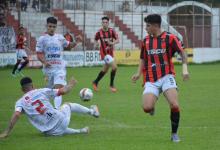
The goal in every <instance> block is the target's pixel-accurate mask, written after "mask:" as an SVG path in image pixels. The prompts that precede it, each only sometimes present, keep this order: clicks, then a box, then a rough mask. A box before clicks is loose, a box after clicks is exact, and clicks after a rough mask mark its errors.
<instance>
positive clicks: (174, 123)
mask: <svg viewBox="0 0 220 150" xmlns="http://www.w3.org/2000/svg"><path fill="white" fill-rule="evenodd" d="M176 110H177V111H174V110H171V112H170V120H171V127H172V133H177V130H178V127H179V120H180V112H179V109H176Z"/></svg>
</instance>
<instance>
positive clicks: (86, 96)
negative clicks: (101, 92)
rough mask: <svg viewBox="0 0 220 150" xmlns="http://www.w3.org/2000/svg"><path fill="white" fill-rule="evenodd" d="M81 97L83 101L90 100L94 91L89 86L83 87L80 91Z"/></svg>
mask: <svg viewBox="0 0 220 150" xmlns="http://www.w3.org/2000/svg"><path fill="white" fill-rule="evenodd" d="M79 97H80V99H81V100H82V101H90V100H91V99H92V97H93V92H92V90H91V89H89V88H83V89H81V90H80V92H79Z"/></svg>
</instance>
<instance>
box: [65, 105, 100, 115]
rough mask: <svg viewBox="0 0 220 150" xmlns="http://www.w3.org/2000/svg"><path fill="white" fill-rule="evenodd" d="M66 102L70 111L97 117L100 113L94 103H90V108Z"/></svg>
mask: <svg viewBox="0 0 220 150" xmlns="http://www.w3.org/2000/svg"><path fill="white" fill-rule="evenodd" d="M67 104H68V105H69V107H70V110H71V112H75V113H81V114H89V115H92V116H94V117H99V115H100V113H99V110H98V107H97V106H96V105H91V106H90V108H87V107H85V106H83V105H80V104H77V103H67ZM62 107H63V106H62Z"/></svg>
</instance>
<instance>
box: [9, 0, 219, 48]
mask: <svg viewBox="0 0 220 150" xmlns="http://www.w3.org/2000/svg"><path fill="white" fill-rule="evenodd" d="M33 2H34V1H33V0H31V1H30V4H29V5H28V7H27V9H26V11H21V9H16V8H15V7H13V6H12V7H11V8H12V9H11V11H10V14H12V15H13V16H15V19H18V20H19V21H20V23H21V24H23V25H24V26H25V28H26V29H27V30H28V32H29V34H28V35H29V46H33V45H32V44H31V37H33V38H35V39H37V38H38V37H39V36H40V35H41V34H42V33H44V32H45V31H46V27H45V25H46V18H47V17H49V16H51V15H54V16H56V17H57V18H58V20H59V22H58V28H57V32H58V33H61V34H65V33H66V32H67V31H69V32H71V33H72V34H74V35H78V34H81V35H83V43H82V46H81V47H78V48H77V49H79V50H91V49H93V43H94V35H95V33H96V31H98V29H99V28H101V17H102V16H106V15H107V16H109V18H110V27H113V28H114V29H115V30H116V32H117V33H118V34H119V38H120V43H119V44H117V45H116V49H117V50H132V49H139V48H140V41H141V40H142V39H143V38H144V37H145V36H146V31H145V24H144V22H143V18H144V17H145V16H147V15H148V14H150V13H158V14H161V16H162V19H163V22H162V27H163V28H164V30H167V31H170V32H172V33H174V34H177V35H178V34H179V33H180V34H181V35H182V39H183V41H184V44H185V46H186V47H190V48H194V47H220V32H219V30H220V25H219V24H220V13H219V12H220V11H219V8H212V6H208V5H206V4H202V3H198V2H193V3H192V2H191V3H189V2H186V3H185V5H184V3H183V2H180V3H178V4H172V5H171V4H168V3H150V2H147V3H142V4H137V3H135V1H134V0H127V1H124V0H51V1H42V0H39V1H38V5H37V8H38V9H37V10H36V8H35V7H32V6H33ZM71 26H72V27H71Z"/></svg>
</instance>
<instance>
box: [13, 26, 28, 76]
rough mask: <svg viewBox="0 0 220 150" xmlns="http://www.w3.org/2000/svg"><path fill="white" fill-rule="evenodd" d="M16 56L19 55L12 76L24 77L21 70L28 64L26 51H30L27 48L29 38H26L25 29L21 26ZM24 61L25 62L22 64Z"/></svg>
mask: <svg viewBox="0 0 220 150" xmlns="http://www.w3.org/2000/svg"><path fill="white" fill-rule="evenodd" d="M16 42H17V44H16V54H17V62H16V64H15V65H14V68H13V70H12V76H13V77H15V76H16V75H17V74H20V75H21V76H24V75H23V74H22V73H21V70H22V69H23V68H24V67H25V66H26V65H27V64H28V62H29V59H28V56H27V53H26V50H29V49H28V47H27V38H26V36H25V32H24V27H22V26H20V27H19V30H18V35H17V38H16ZM22 60H24V61H23V62H22Z"/></svg>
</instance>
